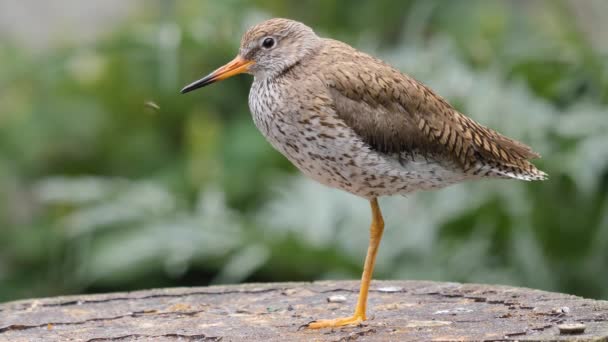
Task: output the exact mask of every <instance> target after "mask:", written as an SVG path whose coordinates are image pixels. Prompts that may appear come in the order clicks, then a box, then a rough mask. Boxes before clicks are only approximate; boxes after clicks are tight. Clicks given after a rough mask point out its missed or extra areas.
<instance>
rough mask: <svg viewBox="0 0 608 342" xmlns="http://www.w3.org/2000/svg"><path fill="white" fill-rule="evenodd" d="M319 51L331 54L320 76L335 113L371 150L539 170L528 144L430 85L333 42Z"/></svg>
mask: <svg viewBox="0 0 608 342" xmlns="http://www.w3.org/2000/svg"><path fill="white" fill-rule="evenodd" d="M321 54H326V55H331V56H332V57H334V58H333V60H332V63H331V64H329V65H327V66H326V67H327V68H328V70H330V71H329V72H327V73H325V74H324V75H323V78H324V79H325V81H326V83H327V85H328V87H329V88H330V92H331V95H332V97H333V100H334V106H335V110H336V112H337V114H338V115H339V116H340V117H341V118H342V119H343V120H344V121H345V122H346V123H347V124H348V125H349V126H350V127H352V128H353V129H354V130H355V131H356V132H357V134H359V135H360V136H361V138H362V139H363V140H364V141H366V142H367V143H368V144H369V145H370V146H372V147H373V148H374V149H376V150H378V151H381V152H385V153H393V152H401V151H408V150H412V149H416V150H419V151H423V152H425V151H426V152H432V153H439V154H442V155H445V156H447V157H449V158H452V159H454V160H455V161H457V162H458V163H459V164H460V165H461V166H462V167H463V168H464V170H465V171H466V170H469V169H470V168H471V167H473V166H475V165H476V164H478V162H482V163H483V162H486V163H488V164H491V165H497V166H501V167H504V168H508V169H509V170H511V171H513V172H524V173H527V174H531V175H538V173H541V174H542V172H541V171H539V170H537V169H536V168H535V167H534V165H532V164H531V163H530V162H528V161H527V160H528V159H532V158H537V157H539V155H538V154H537V153H535V152H534V151H532V149H531V148H530V147H528V146H526V145H524V144H522V143H520V142H518V141H515V140H513V139H510V138H508V137H505V136H504V135H501V134H500V133H498V132H496V131H493V130H491V129H489V128H486V127H484V126H482V125H480V124H478V123H477V122H475V121H473V120H472V119H470V118H468V117H466V116H464V115H463V114H461V113H459V112H458V111H456V110H455V109H454V108H453V107H452V106H451V105H450V104H449V103H447V102H446V101H445V100H444V99H443V98H441V97H440V96H438V95H437V94H435V93H434V92H433V91H432V90H431V89H430V88H428V87H426V86H424V85H423V84H421V83H420V82H418V81H416V80H415V79H413V78H411V77H409V76H407V75H404V74H402V73H401V72H399V71H398V70H396V69H394V68H392V67H391V66H389V65H387V64H385V63H384V62H382V61H380V60H378V59H376V58H373V57H371V56H369V55H366V54H364V53H361V52H358V51H356V50H354V49H353V48H351V47H350V46H348V45H346V44H343V43H340V42H337V41H331V40H328V44H327V45H326V48H325V49H324V50H323V51H322V52H321ZM336 56H337V57H336Z"/></svg>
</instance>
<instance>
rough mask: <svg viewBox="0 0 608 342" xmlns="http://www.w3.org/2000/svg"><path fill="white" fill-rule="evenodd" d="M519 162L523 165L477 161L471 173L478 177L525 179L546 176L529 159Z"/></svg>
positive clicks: (536, 179)
mask: <svg viewBox="0 0 608 342" xmlns="http://www.w3.org/2000/svg"><path fill="white" fill-rule="evenodd" d="M520 164H523V165H521V166H520V165H513V164H506V163H497V162H495V161H490V162H485V163H482V162H479V163H477V165H476V170H475V171H474V172H473V174H475V175H477V176H479V177H490V178H513V179H519V180H525V181H542V180H546V179H547V178H548V175H547V174H546V173H545V172H543V171H541V170H539V169H537V168H536V166H534V165H533V164H532V163H530V162H529V161H527V160H522V161H521V162H520Z"/></svg>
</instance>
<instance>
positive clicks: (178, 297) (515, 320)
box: [0, 281, 608, 342]
mask: <svg viewBox="0 0 608 342" xmlns="http://www.w3.org/2000/svg"><path fill="white" fill-rule="evenodd" d="M358 285H359V282H358V281H339V282H334V281H325V282H315V283H275V284H246V285H234V286H214V287H199V288H172V289H156V290H146V291H136V292H130V293H110V294H99V295H83V296H69V297H56V298H45V299H29V300H23V301H17V302H11V303H6V304H0V341H90V342H94V341H150V340H153V341H262V340H263V341H355V340H356V341H403V340H409V341H430V340H437V341H454V340H459V341H480V340H486V341H496V340H520V341H526V340H530V341H531V340H533V341H555V340H568V341H569V340H576V341H608V302H606V301H597V300H590V299H583V298H580V297H576V296H571V295H566V294H559V293H551V292H544V291H538V290H532V289H526V288H516V287H508V286H496V285H476V284H458V283H439V282H427V281H374V282H373V283H372V288H371V292H370V304H371V310H372V311H371V312H369V315H368V316H369V318H370V319H369V320H368V321H366V322H364V324H363V325H361V326H358V327H345V328H342V329H335V330H321V331H309V330H298V327H299V326H301V325H302V324H305V323H307V322H309V321H310V320H313V319H316V318H331V317H337V316H344V315H348V314H350V313H351V312H350V311H351V310H352V307H353V304H354V302H355V301H356V295H357V289H358ZM332 296H343V297H344V298H345V301H340V300H338V302H328V298H329V297H332ZM334 299H335V297H334ZM338 299H339V297H338ZM575 322H579V323H583V324H584V325H585V331H584V333H582V334H577V335H565V334H562V333H560V331H559V329H558V328H557V326H558V325H560V324H562V323H575Z"/></svg>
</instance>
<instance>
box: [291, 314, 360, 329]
mask: <svg viewBox="0 0 608 342" xmlns="http://www.w3.org/2000/svg"><path fill="white" fill-rule="evenodd" d="M363 321H365V316H362V315H354V316H352V317H344V318H336V319H321V320H318V321H312V322H310V323H307V324H304V325H303V326H301V327H300V328H304V329H323V328H337V327H343V326H346V325H358V324H361V322H363Z"/></svg>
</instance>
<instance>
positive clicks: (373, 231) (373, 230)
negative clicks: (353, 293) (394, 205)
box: [303, 198, 384, 329]
mask: <svg viewBox="0 0 608 342" xmlns="http://www.w3.org/2000/svg"><path fill="white" fill-rule="evenodd" d="M370 204H371V207H372V224H371V227H370V238H369V247H368V248H367V256H366V257H365V265H364V267H363V275H362V277H361V287H360V288H359V299H358V300H357V306H356V307H355V313H354V314H353V315H352V316H351V317H344V318H336V319H324V320H317V321H312V322H310V323H308V324H306V325H304V326H303V327H305V328H308V329H321V328H331V327H340V326H344V325H355V324H359V323H361V322H363V321H365V319H366V317H365V309H366V307H367V293H368V292H369V284H370V282H371V281H372V273H373V272H374V264H375V263H376V254H378V246H379V245H380V240H381V239H382V232H383V231H384V219H383V218H382V213H381V212H380V207H379V206H378V199H377V198H374V199H372V200H371V201H370Z"/></svg>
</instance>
